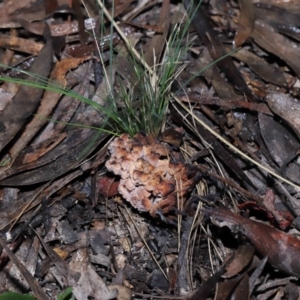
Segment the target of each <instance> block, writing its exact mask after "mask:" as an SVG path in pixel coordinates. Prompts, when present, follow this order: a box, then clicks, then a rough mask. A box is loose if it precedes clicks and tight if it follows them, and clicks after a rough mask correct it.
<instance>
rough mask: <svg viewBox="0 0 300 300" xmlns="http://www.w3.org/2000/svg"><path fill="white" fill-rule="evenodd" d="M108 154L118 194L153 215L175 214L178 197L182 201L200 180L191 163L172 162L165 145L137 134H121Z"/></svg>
mask: <svg viewBox="0 0 300 300" xmlns="http://www.w3.org/2000/svg"><path fill="white" fill-rule="evenodd" d="M108 149H109V152H110V154H111V157H110V159H109V160H108V161H107V162H106V167H107V169H108V170H109V171H111V172H113V173H114V174H115V175H119V176H120V177H121V180H120V185H119V193H120V194H121V195H122V196H123V197H124V198H125V199H126V200H127V201H128V202H130V203H131V205H132V206H133V207H135V208H136V209H138V210H139V211H148V212H149V213H150V214H151V215H152V216H154V217H155V216H157V214H161V213H162V214H163V215H164V216H168V215H172V214H173V215H174V212H175V211H176V208H177V199H179V200H180V201H184V200H185V198H186V195H187V193H188V192H189V191H190V190H191V189H192V188H193V187H194V186H195V184H196V183H197V182H198V181H199V179H200V174H199V172H198V171H197V169H196V168H195V167H193V166H192V165H188V164H185V163H183V162H174V161H171V160H170V159H171V157H172V153H171V150H170V148H169V146H168V145H167V144H163V143H161V142H159V141H158V140H156V139H154V138H151V137H147V136H144V135H143V134H136V135H135V136H134V137H133V138H130V136H129V135H128V134H122V135H121V136H120V137H118V138H116V139H115V140H114V141H113V142H112V143H111V144H110V145H109V147H108Z"/></svg>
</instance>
